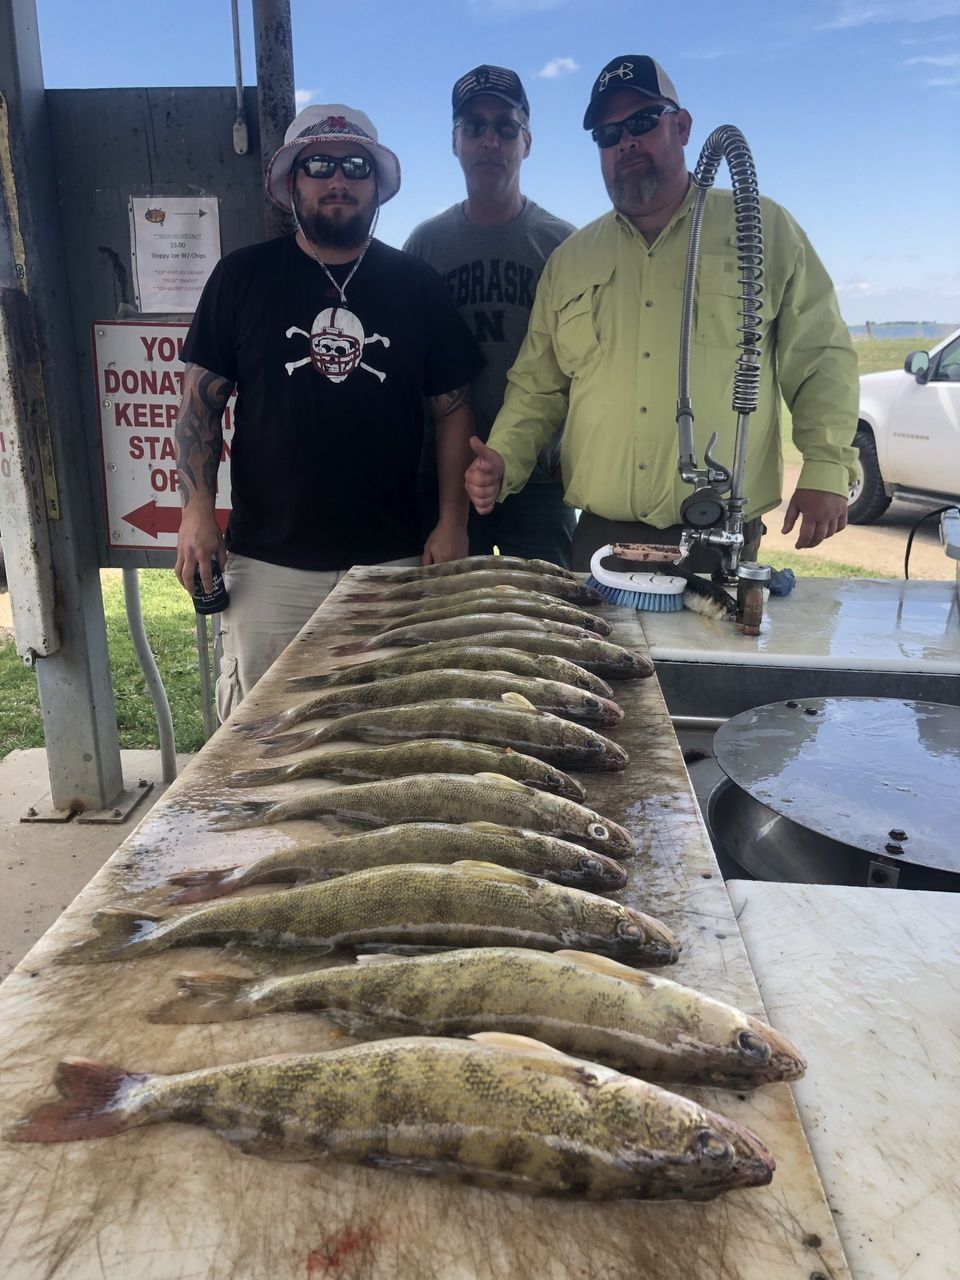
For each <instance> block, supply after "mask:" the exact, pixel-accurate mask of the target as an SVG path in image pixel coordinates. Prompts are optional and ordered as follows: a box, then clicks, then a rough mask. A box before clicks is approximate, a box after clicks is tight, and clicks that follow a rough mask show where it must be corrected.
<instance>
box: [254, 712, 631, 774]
mask: <svg viewBox="0 0 960 1280" xmlns="http://www.w3.org/2000/svg"><path fill="white" fill-rule="evenodd" d="M340 738H357V739H359V740H360V741H361V742H402V741H404V740H405V739H409V738H457V739H458V740H460V741H463V742H485V743H488V744H489V745H491V746H495V747H512V748H513V750H514V751H522V752H523V753H524V755H528V756H535V757H536V759H538V760H545V761H546V762H547V763H548V764H555V765H557V766H558V767H559V768H561V769H600V770H603V771H617V770H620V769H625V768H626V767H627V763H628V761H629V759H630V757H629V756H628V755H627V753H626V751H624V749H623V748H622V747H621V746H619V745H618V744H617V743H615V742H611V741H610V739H609V738H605V737H603V735H602V734H599V733H597V732H595V730H593V729H590V728H588V726H587V725H585V724H578V723H577V722H576V721H575V720H563V719H561V718H560V716H554V715H551V714H550V712H549V711H538V710H537V709H536V707H534V706H531V704H530V703H529V702H528V701H527V699H526V698H524V697H521V695H520V694H518V693H505V694H503V696H502V697H501V699H500V701H499V702H486V701H483V700H482V699H479V698H440V699H438V700H437V701H431V702H421V703H418V704H416V705H414V706H410V707H381V708H378V709H377V710H373V711H357V712H355V713H354V714H353V715H350V716H341V717H340V719H339V720H331V721H329V722H328V723H327V724H322V725H318V726H317V728H316V729H308V730H306V732H304V733H290V734H287V735H286V736H285V737H283V738H278V739H277V741H276V742H274V743H272V744H271V745H270V746H268V747H266V748H265V749H264V751H263V754H264V755H265V756H271V757H272V756H282V755H289V753H290V752H291V751H303V750H305V749H306V748H307V747H316V746H319V745H320V744H321V743H324V742H336V741H337V740H338V739H340Z"/></svg>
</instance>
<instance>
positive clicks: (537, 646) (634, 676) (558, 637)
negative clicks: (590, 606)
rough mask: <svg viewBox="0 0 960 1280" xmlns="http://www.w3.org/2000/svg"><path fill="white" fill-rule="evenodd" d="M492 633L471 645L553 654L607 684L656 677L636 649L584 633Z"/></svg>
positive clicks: (473, 639) (502, 619)
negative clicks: (591, 673)
mask: <svg viewBox="0 0 960 1280" xmlns="http://www.w3.org/2000/svg"><path fill="white" fill-rule="evenodd" d="M506 616H507V615H506V614H500V617H499V622H500V625H501V626H504V627H505V626H506V622H505V620H506ZM509 626H510V629H505V630H503V631H500V630H492V631H490V632H489V633H488V634H486V635H483V634H479V635H475V636H472V637H471V639H470V644H471V645H474V646H476V647H478V648H483V647H484V646H489V647H490V648H496V649H501V648H503V649H521V650H523V651H524V652H526V653H535V654H537V655H538V656H539V655H542V654H553V655H554V656H555V657H558V658H567V659H568V660H569V661H570V662H575V663H576V664H577V666H578V667H586V669H587V670H588V671H593V672H594V673H595V674H596V675H598V676H603V677H604V678H605V679H607V680H643V679H645V678H646V677H647V676H652V675H653V663H652V662H651V661H650V659H649V658H648V657H646V655H644V654H642V653H637V652H636V650H635V649H624V648H623V647H622V645H619V644H611V643H610V641H609V640H602V639H600V638H599V637H598V636H592V635H590V634H589V632H587V631H581V632H580V634H579V635H578V636H568V635H567V634H566V633H565V632H562V631H560V632H558V631H556V630H551V631H531V630H529V629H528V628H521V629H520V630H516V629H513V623H512V622H511V623H510V624H509Z"/></svg>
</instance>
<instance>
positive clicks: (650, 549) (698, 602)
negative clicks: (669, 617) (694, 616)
mask: <svg viewBox="0 0 960 1280" xmlns="http://www.w3.org/2000/svg"><path fill="white" fill-rule="evenodd" d="M624 552H627V553H628V556H627V558H630V559H634V558H635V559H638V560H641V561H642V562H643V563H646V564H648V565H649V568H648V569H647V570H645V571H635V572H634V571H616V570H613V569H605V568H604V567H603V565H602V563H601V561H603V560H605V559H606V558H607V556H618V557H619V556H622V554H623V553H624ZM678 554H679V553H678V551H677V548H676V547H669V546H652V545H651V546H642V547H641V546H639V545H634V544H629V543H628V544H623V543H613V544H610V543H608V544H607V545H606V546H605V547H600V548H599V550H597V551H596V552H594V554H593V556H592V557H591V559H590V576H589V577H588V578H587V585H588V586H591V587H593V588H594V590H596V591H599V592H600V594H601V595H602V596H603V597H604V599H606V600H608V601H609V602H610V604H620V605H626V606H627V608H631V609H637V610H639V611H642V612H646V613H679V612H680V610H681V609H692V610H693V612H694V613H699V614H703V615H704V616H705V617H708V618H715V619H716V620H718V621H729V620H733V619H735V618H736V616H737V603H736V601H735V600H734V599H733V597H732V596H731V595H730V593H729V592H727V591H724V589H723V587H721V586H718V585H717V584H716V583H714V582H711V581H710V580H709V579H707V578H701V577H700V576H699V575H698V574H696V573H691V571H690V570H689V569H684V568H682V567H681V566H680V565H679V564H677V563H676V560H677V557H678Z"/></svg>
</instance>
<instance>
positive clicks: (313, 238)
mask: <svg viewBox="0 0 960 1280" xmlns="http://www.w3.org/2000/svg"><path fill="white" fill-rule="evenodd" d="M293 206H294V209H295V210H296V214H297V221H298V222H299V224H300V229H301V231H302V232H303V234H304V235H305V236H306V237H307V239H308V240H309V241H310V242H311V243H312V244H317V245H329V246H330V247H331V248H335V249H359V248H360V247H361V246H362V245H363V243H364V241H365V240H366V239H367V236H368V235H369V234H370V226H371V224H372V222H373V215H374V213H375V212H376V207H377V206H376V200H373V201H371V202H370V203H369V204H368V205H367V206H366V207H365V208H358V209H357V210H356V212H354V213H351V214H349V215H345V216H337V215H331V214H329V213H327V212H326V211H325V210H324V208H323V206H322V205H321V206H320V207H319V208H316V209H314V210H313V212H312V213H311V212H308V211H307V210H306V209H304V208H303V206H302V202H301V201H300V199H299V197H298V193H297V191H296V190H294V193H293ZM338 207H339V208H342V206H338Z"/></svg>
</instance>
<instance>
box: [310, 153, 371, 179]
mask: <svg viewBox="0 0 960 1280" xmlns="http://www.w3.org/2000/svg"><path fill="white" fill-rule="evenodd" d="M293 167H294V169H302V170H303V172H304V173H305V174H306V175H307V177H308V178H332V177H333V175H334V174H335V173H336V172H337V169H339V170H340V171H341V172H342V174H343V176H344V177H345V178H350V179H351V180H352V181H355V182H359V181H360V180H361V179H362V178H369V177H370V174H371V173H372V172H373V161H372V160H371V159H370V158H369V156H325V155H323V154H319V155H315V156H304V157H303V159H302V160H298V161H297V162H296V164H295V165H294V166H293Z"/></svg>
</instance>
